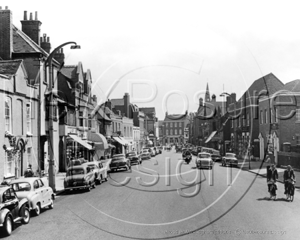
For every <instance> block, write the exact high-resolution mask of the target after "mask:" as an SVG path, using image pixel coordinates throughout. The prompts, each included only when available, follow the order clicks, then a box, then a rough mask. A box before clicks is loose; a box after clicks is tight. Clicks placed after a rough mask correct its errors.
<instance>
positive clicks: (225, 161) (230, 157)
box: [222, 153, 238, 167]
mask: <svg viewBox="0 0 300 240" xmlns="http://www.w3.org/2000/svg"><path fill="white" fill-rule="evenodd" d="M227 165H229V166H230V167H231V166H236V167H237V166H238V160H237V158H236V155H235V153H226V154H225V156H224V157H223V158H222V166H225V167H226V166H227Z"/></svg>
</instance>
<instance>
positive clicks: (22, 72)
mask: <svg viewBox="0 0 300 240" xmlns="http://www.w3.org/2000/svg"><path fill="white" fill-rule="evenodd" d="M0 104H1V106H3V107H1V108H0V114H1V116H3V123H4V124H3V125H2V127H1V128H0V144H1V146H3V149H2V150H1V151H0V166H2V167H1V168H0V178H1V179H4V180H5V179H8V178H18V177H20V176H23V174H24V171H25V170H26V169H27V167H28V165H29V164H31V165H32V168H33V169H34V170H35V171H36V170H37V169H38V167H39V162H38V156H37V153H38V128H37V127H36V126H37V125H38V119H39V117H38V112H39V111H38V106H39V101H38V88H37V87H35V86H32V85H30V84H29V79H28V74H27V71H26V69H25V66H24V61H23V60H0Z"/></svg>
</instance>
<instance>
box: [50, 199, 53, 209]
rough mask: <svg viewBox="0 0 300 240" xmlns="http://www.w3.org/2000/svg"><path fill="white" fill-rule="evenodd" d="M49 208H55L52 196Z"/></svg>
mask: <svg viewBox="0 0 300 240" xmlns="http://www.w3.org/2000/svg"><path fill="white" fill-rule="evenodd" d="M49 208H50V209H53V208H54V201H53V198H51V200H50V205H49Z"/></svg>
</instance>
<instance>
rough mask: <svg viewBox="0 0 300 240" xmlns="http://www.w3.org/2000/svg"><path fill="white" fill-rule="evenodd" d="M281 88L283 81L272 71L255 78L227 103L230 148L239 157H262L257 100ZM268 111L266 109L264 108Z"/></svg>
mask: <svg viewBox="0 0 300 240" xmlns="http://www.w3.org/2000/svg"><path fill="white" fill-rule="evenodd" d="M282 88H283V83H282V82H281V81H280V80H279V79H278V78H277V77H276V76H275V75H274V74H272V73H270V74H268V75H266V76H264V77H262V78H259V79H257V80H255V81H254V82H253V83H252V84H251V86H250V87H249V88H248V89H247V90H246V91H245V92H244V94H243V95H242V96H241V98H240V99H239V100H238V101H236V102H233V103H232V104H230V105H229V110H228V112H229V114H230V117H231V120H230V122H231V130H230V135H231V147H230V148H231V149H232V151H234V152H235V153H236V154H238V155H239V156H240V157H244V156H245V155H247V154H248V155H250V154H251V155H253V156H254V157H256V158H260V159H262V158H263V152H264V150H263V149H264V146H263V145H262V140H260V139H261V138H262V135H261V134H260V125H261V124H260V123H259V121H260V120H259V118H260V117H262V115H259V112H258V110H259V101H260V100H261V99H262V98H265V97H266V96H272V95H273V94H274V93H276V92H277V91H279V90H280V89H282ZM264 111H266V112H267V111H268V110H264Z"/></svg>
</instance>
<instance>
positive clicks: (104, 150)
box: [87, 132, 110, 161]
mask: <svg viewBox="0 0 300 240" xmlns="http://www.w3.org/2000/svg"><path fill="white" fill-rule="evenodd" d="M87 140H88V142H90V143H92V144H93V145H94V151H95V152H94V155H93V157H92V158H93V160H95V161H98V160H100V159H105V158H107V156H108V155H110V153H109V145H108V142H107V140H106V138H105V136H103V135H102V134H101V133H94V132H88V135H87Z"/></svg>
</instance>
